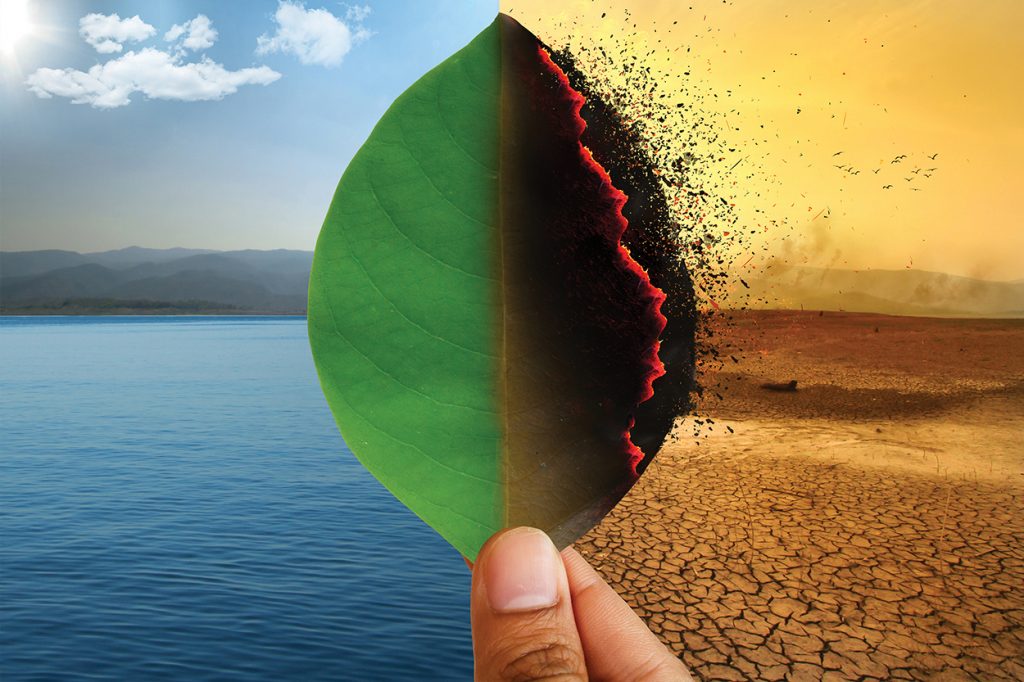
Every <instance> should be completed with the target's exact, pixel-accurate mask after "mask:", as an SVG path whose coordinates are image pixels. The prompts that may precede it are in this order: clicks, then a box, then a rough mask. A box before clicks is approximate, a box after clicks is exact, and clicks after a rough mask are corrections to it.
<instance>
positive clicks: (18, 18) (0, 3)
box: [0, 0, 32, 53]
mask: <svg viewBox="0 0 1024 682" xmlns="http://www.w3.org/2000/svg"><path fill="white" fill-rule="evenodd" d="M31 30H32V22H31V20H30V19H29V12H28V0H0V51H3V52H5V53H11V52H13V51H14V46H15V45H16V44H17V42H18V40H20V39H21V38H22V37H24V36H25V35H27V34H28V33H30V32H31Z"/></svg>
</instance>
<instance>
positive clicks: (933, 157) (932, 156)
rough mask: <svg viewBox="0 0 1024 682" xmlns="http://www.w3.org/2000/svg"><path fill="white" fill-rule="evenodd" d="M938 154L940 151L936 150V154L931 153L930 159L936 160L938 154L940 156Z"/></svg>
mask: <svg viewBox="0 0 1024 682" xmlns="http://www.w3.org/2000/svg"><path fill="white" fill-rule="evenodd" d="M938 155H939V153H938V152H935V153H934V154H932V155H931V156H929V157H928V158H929V159H931V160H932V161H934V160H935V157H936V156H938Z"/></svg>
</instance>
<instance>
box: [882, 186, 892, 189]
mask: <svg viewBox="0 0 1024 682" xmlns="http://www.w3.org/2000/svg"><path fill="white" fill-rule="evenodd" d="M882 189H892V185H882Z"/></svg>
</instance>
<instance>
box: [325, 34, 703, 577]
mask: <svg viewBox="0 0 1024 682" xmlns="http://www.w3.org/2000/svg"><path fill="white" fill-rule="evenodd" d="M566 67H567V68H569V70H570V74H575V72H574V71H573V70H572V69H571V65H569V64H566ZM595 101H596V100H595ZM583 105H584V98H583V97H582V96H581V95H580V94H579V93H578V92H577V91H576V90H574V89H573V87H571V86H570V81H569V77H568V76H567V75H566V73H564V72H563V71H562V70H561V69H560V68H559V66H556V64H555V63H554V62H553V61H552V59H551V57H550V55H549V54H548V52H547V50H546V49H544V47H543V46H542V45H541V44H540V43H539V41H538V40H537V39H536V37H534V36H533V35H532V34H530V33H529V32H528V31H526V29H524V28H523V27H522V26H520V25H519V24H518V23H516V22H515V21H514V20H512V19H510V18H508V17H505V16H503V15H499V16H498V18H497V19H496V20H495V22H494V23H493V24H491V26H489V27H488V28H487V29H485V30H484V31H483V32H482V33H480V35H478V36H477V37H476V38H475V39H474V40H473V41H472V42H471V43H470V44H469V45H467V46H466V47H465V48H463V49H462V50H460V51H459V52H457V53H456V54H455V55H453V56H452V57H450V58H449V59H448V60H446V61H445V62H443V63H442V64H441V65H439V66H438V67H436V68H435V69H433V70H432V71H430V72H429V73H428V74H426V75H425V76H424V77H423V78H421V79H420V80H419V81H417V82H416V83H415V84H414V85H413V86H411V87H410V88H409V89H408V90H407V91H406V92H405V93H403V94H402V95H401V96H400V97H399V98H398V99H397V100H396V101H395V102H394V104H392V106H391V107H390V108H389V109H388V111H387V112H386V113H385V114H384V116H383V117H382V118H381V120H380V122H379V123H378V124H377V126H376V127H375V128H374V130H373V132H372V133H371V135H370V137H369V139H368V140H367V141H366V143H365V144H364V145H363V147H362V148H361V149H360V150H359V152H358V153H357V154H356V156H355V157H354V158H353V160H352V162H351V163H350V164H349V167H348V168H347V170H346V171H345V173H344V175H343V176H342V179H341V182H340V183H339V185H338V189H337V191H336V193H335V196H334V200H333V201H332V203H331V207H330V210H329V211H328V214H327V217H326V219H325V221H324V226H323V228H322V230H321V233H320V237H319V239H318V241H317V247H316V253H315V256H314V262H313V271H312V275H311V279H310V290H309V336H310V343H311V346H312V349H313V356H314V359H315V362H316V365H317V370H318V373H319V375H320V381H321V385H322V387H323V390H324V393H325V395H326V397H327V401H328V403H329V405H330V407H331V409H332V411H333V413H334V416H335V419H336V421H337V423H338V426H339V428H340V429H341V431H342V435H343V436H344V438H345V441H346V443H347V444H348V445H349V447H350V448H351V449H352V451H353V452H354V453H355V454H356V456H357V457H358V458H359V459H360V461H361V462H362V463H363V464H364V465H365V466H366V467H367V469H369V470H370V471H371V472H372V473H373V475H374V476H376V477H377V478H378V480H380V481H381V482H382V483H383V484H384V485H385V486H387V487H388V489H389V490H391V491H392V492H393V493H394V494H395V496H396V497H398V498H399V499H400V500H402V501H403V502H404V503H405V504H406V505H408V506H409V507H410V508H411V509H412V510H413V511H415V512H416V513H417V514H418V515H419V516H420V517H421V518H423V519H424V520H425V521H426V522H427V523H429V524H430V525H431V526H433V527H434V528H435V529H436V530H438V532H440V533H441V535H443V536H444V537H445V538H446V539H447V540H448V541H449V542H451V544H452V545H454V546H455V547H456V548H457V549H458V550H459V551H460V552H462V553H463V554H464V555H465V556H467V557H469V558H471V559H472V558H475V556H476V553H477V551H478V549H479V548H480V546H481V545H482V544H483V542H484V541H485V540H486V539H487V538H488V537H489V536H490V535H491V534H493V533H494V532H496V531H497V530H499V529H501V528H502V527H506V526H511V525H533V526H537V527H540V528H543V529H544V530H546V531H547V532H548V533H549V534H550V535H551V536H552V538H553V539H554V540H555V541H556V543H557V544H559V545H565V544H568V543H569V542H572V541H573V540H574V539H576V538H577V537H578V536H579V535H580V534H582V533H583V532H585V531H586V530H588V529H589V528H590V527H592V526H593V525H594V524H595V523H596V522H597V521H599V520H600V519H601V517H602V516H603V515H604V514H605V513H607V511H608V510H609V509H611V508H612V507H613V506H614V505H615V503H616V502H617V501H618V500H619V499H620V498H621V497H622V495H624V494H625V492H626V491H627V490H628V489H629V488H630V487H631V486H632V485H633V483H634V482H635V481H636V479H637V477H638V476H639V473H640V472H642V470H643V468H644V467H645V466H646V464H647V463H648V462H649V461H650V457H652V456H653V454H654V452H655V451H656V450H657V448H658V447H659V446H660V445H661V442H662V441H663V440H664V438H665V435H666V433H667V432H668V429H669V428H670V427H671V423H672V419H673V418H674V416H675V413H673V414H671V415H669V416H668V417H667V418H666V416H665V415H666V414H667V413H668V412H672V411H674V410H677V409H678V408H679V404H678V400H673V401H669V402H668V403H666V402H665V401H661V403H659V402H658V401H651V400H650V398H651V395H652V382H654V381H655V379H657V377H659V376H660V375H661V374H663V373H664V372H665V371H669V372H670V374H671V373H677V374H678V373H679V371H680V370H679V369H677V367H678V368H681V370H682V371H683V374H684V375H685V376H687V377H689V376H690V374H687V372H691V373H692V326H691V327H689V329H690V332H691V333H690V337H689V341H688V343H689V346H688V347H687V348H688V351H689V356H688V357H689V360H688V361H686V357H687V354H686V352H684V353H683V354H682V360H681V361H680V362H678V363H676V364H670V365H668V366H667V367H664V366H663V364H662V362H661V360H659V357H658V348H659V342H658V340H659V336H660V335H661V334H662V333H663V332H664V331H666V320H665V317H663V316H662V315H661V312H660V308H661V306H662V302H663V301H664V300H665V295H664V293H663V292H662V291H661V290H660V289H658V288H656V287H655V286H653V285H652V284H651V281H650V280H649V278H648V274H647V272H646V271H645V270H644V268H643V267H642V266H641V265H640V264H639V263H638V262H636V261H634V260H633V259H632V258H631V257H630V255H629V252H628V250H627V249H625V248H623V246H622V245H621V244H620V239H621V240H625V241H629V239H626V238H625V237H624V236H623V232H624V231H625V230H627V227H628V224H627V220H626V218H625V217H624V215H623V213H624V212H625V213H626V214H627V215H628V214H629V211H628V210H625V209H624V206H623V205H624V204H626V203H627V198H626V196H625V195H624V194H623V193H622V192H621V191H619V190H618V189H616V188H615V187H614V186H613V184H612V179H611V177H610V176H609V175H608V173H607V172H606V171H605V169H604V168H603V167H602V166H601V165H600V164H599V163H598V162H597V161H595V159H594V157H592V156H591V152H590V151H589V150H588V149H587V148H586V147H584V146H583V145H582V144H581V135H583V133H584V126H585V124H584V121H583V119H582V118H581V117H580V115H579V111H580V108H581V107H582V106H583ZM602 121H603V123H602V130H607V131H613V132H617V133H619V134H624V133H623V131H622V129H621V128H618V127H616V126H617V124H615V123H614V121H613V118H612V117H607V120H604V119H602ZM612 137H614V136H612ZM612 137H608V139H609V140H611V139H612ZM599 148H600V145H595V149H599ZM602 153H603V152H602ZM599 156H600V154H599ZM608 160H609V161H610V162H612V163H613V165H616V164H619V165H621V162H622V161H623V159H616V158H614V155H609V156H608ZM627 166H628V164H627ZM623 175H624V177H626V178H627V180H630V179H632V180H636V178H635V177H634V176H635V175H636V172H635V171H634V172H624V174H623ZM634 184H636V185H637V187H636V188H635V189H637V191H640V190H641V189H650V188H649V187H644V186H643V185H644V183H643V182H636V183H634ZM657 198H658V197H654V198H653V199H651V200H647V199H645V200H643V201H637V202H634V203H636V205H637V206H638V207H640V208H641V209H642V210H641V211H640V212H639V213H638V223H637V225H638V228H643V229H644V230H646V232H644V233H640V232H637V233H636V234H634V235H631V236H630V239H632V240H633V242H635V243H636V244H637V245H639V246H640V247H644V245H645V244H647V246H650V245H651V244H654V243H655V242H654V241H652V240H651V239H649V238H648V237H649V234H647V233H650V234H654V233H655V232H656V231H658V230H661V231H664V230H665V229H667V224H664V223H657V221H655V223H657V224H653V225H652V224H648V223H651V220H650V216H651V215H652V214H651V212H650V210H648V209H645V208H643V207H644V206H647V205H649V204H652V202H653V205H657ZM663 204H664V199H663V198H661V205H663ZM645 216H646V217H645ZM656 217H657V216H655V218H656ZM645 220H646V223H645ZM645 225H646V227H644V226H645ZM631 229H632V228H631ZM633 231H634V232H636V230H635V229H634V230H633ZM645 234H646V235H647V236H645ZM655 241H656V240H655ZM631 243H632V242H631ZM641 250H643V248H641ZM647 250H648V251H650V250H651V249H650V248H648V249H647ZM654 261H658V262H659V263H660V264H661V265H664V264H665V263H670V262H674V261H672V260H671V259H668V260H666V259H664V258H662V259H661V260H660V261H659V258H658V257H657V254H655V255H654V256H652V262H654ZM662 261H664V262H662ZM676 270H679V268H676ZM682 272H683V275H684V276H685V271H682ZM651 276H652V277H653V276H654V275H653V274H652V275H651ZM669 279H671V277H670V278H669ZM666 281H668V280H666ZM686 282H688V280H686ZM684 289H685V287H684ZM667 329H668V330H671V329H672V327H671V325H670V326H669V327H668V328H667ZM685 332H686V327H685V326H684V327H683V332H682V333H681V334H677V335H676V337H677V338H676V341H675V343H676V345H677V346H679V347H680V348H682V347H683V346H685V342H686V338H685V337H686V333H685ZM684 350H686V349H684ZM685 388H686V389H687V391H688V389H689V383H686V386H685ZM669 393H671V394H672V395H673V396H677V395H678V391H670V392H669ZM645 402H648V403H650V404H653V405H656V406H657V405H659V404H660V405H661V407H660V408H659V409H658V410H657V411H655V412H651V413H650V414H646V415H645V413H644V411H643V409H641V407H640V406H641V405H642V404H643V403H645ZM669 403H671V404H669ZM648 411H650V410H648ZM676 413H678V412H676ZM634 422H636V424H635V425H634ZM666 424H667V426H666ZM631 429H632V430H634V431H636V432H637V433H638V434H642V435H643V438H642V440H643V442H644V447H645V448H646V451H647V455H646V456H645V455H644V453H643V452H641V451H640V449H639V448H638V447H637V446H636V445H634V444H633V442H632V441H631V438H630V436H631Z"/></svg>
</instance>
